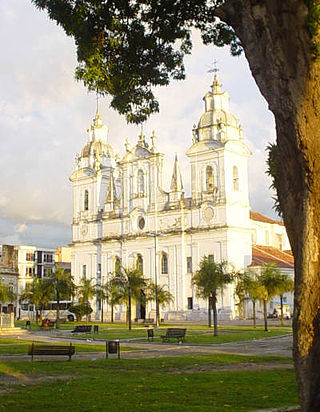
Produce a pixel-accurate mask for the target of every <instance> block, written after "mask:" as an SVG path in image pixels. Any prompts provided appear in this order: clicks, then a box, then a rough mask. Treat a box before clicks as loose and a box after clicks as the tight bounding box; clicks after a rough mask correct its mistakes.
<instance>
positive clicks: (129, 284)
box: [113, 265, 147, 330]
mask: <svg viewBox="0 0 320 412" xmlns="http://www.w3.org/2000/svg"><path fill="white" fill-rule="evenodd" d="M113 283H114V285H116V287H117V288H118V290H119V302H124V303H125V304H126V305H127V323H128V326H129V330H131V328H132V316H131V305H132V299H136V300H139V299H141V297H142V294H141V290H143V289H145V287H146V285H147V284H146V281H145V280H144V278H143V275H142V273H141V271H140V270H139V269H136V268H126V267H124V266H122V265H120V266H119V268H118V270H117V271H116V272H115V274H114V277H113Z"/></svg>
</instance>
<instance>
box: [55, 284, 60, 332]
mask: <svg viewBox="0 0 320 412" xmlns="http://www.w3.org/2000/svg"><path fill="white" fill-rule="evenodd" d="M59 328H60V294H59V292H57V314H56V329H59Z"/></svg>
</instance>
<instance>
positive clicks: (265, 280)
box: [258, 263, 281, 332]
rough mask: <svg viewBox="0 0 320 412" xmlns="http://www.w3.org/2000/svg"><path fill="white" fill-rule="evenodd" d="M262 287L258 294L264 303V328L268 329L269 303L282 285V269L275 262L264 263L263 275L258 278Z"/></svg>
mask: <svg viewBox="0 0 320 412" xmlns="http://www.w3.org/2000/svg"><path fill="white" fill-rule="evenodd" d="M258 283H259V286H260V288H259V289H258V296H259V299H260V300H261V302H262V303H263V317H264V330H265V331H266V332H267V331H268V313H267V303H268V302H269V301H270V300H271V299H272V298H273V297H274V296H276V295H277V294H278V291H279V288H280V285H281V275H280V269H279V267H278V266H277V265H276V264H275V263H266V264H264V265H263V267H262V270H261V275H260V276H259V278H258Z"/></svg>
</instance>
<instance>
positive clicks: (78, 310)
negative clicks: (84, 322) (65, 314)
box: [69, 304, 92, 322]
mask: <svg viewBox="0 0 320 412" xmlns="http://www.w3.org/2000/svg"><path fill="white" fill-rule="evenodd" d="M69 311H70V312H72V313H74V314H75V315H76V318H77V322H80V321H81V319H82V316H85V315H90V313H92V308H91V307H90V306H87V305H85V304H80V305H73V306H70V308H69Z"/></svg>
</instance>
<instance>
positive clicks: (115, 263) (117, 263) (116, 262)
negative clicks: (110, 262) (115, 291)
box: [114, 256, 121, 272]
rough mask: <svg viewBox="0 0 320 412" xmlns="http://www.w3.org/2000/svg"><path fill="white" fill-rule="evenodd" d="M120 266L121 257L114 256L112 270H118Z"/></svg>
mask: <svg viewBox="0 0 320 412" xmlns="http://www.w3.org/2000/svg"><path fill="white" fill-rule="evenodd" d="M120 267H121V259H120V258H119V256H116V257H115V259H114V271H115V272H119V270H120Z"/></svg>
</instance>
